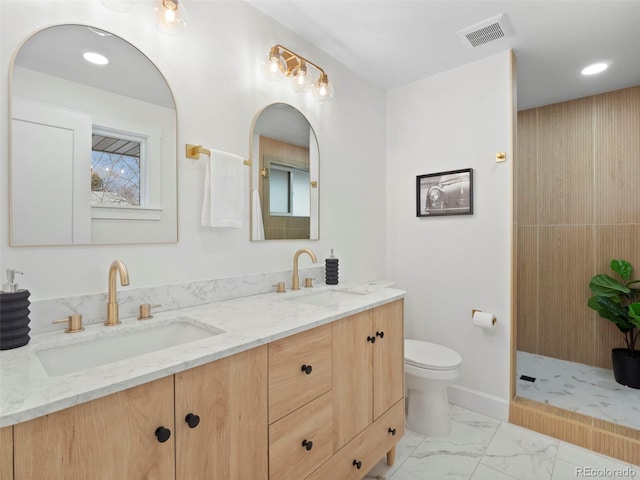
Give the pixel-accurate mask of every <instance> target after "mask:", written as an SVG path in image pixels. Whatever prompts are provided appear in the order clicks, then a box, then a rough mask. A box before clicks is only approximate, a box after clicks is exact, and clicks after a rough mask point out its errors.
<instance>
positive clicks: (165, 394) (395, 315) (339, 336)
mask: <svg viewBox="0 0 640 480" xmlns="http://www.w3.org/2000/svg"><path fill="white" fill-rule="evenodd" d="M402 317H403V301H402V300H398V301H395V302H392V303H388V304H385V305H382V306H380V307H376V308H374V309H371V310H367V311H365V312H362V313H358V314H355V315H352V316H349V317H346V318H343V319H340V320H336V321H335V322H333V323H331V324H327V325H324V326H321V327H317V328H314V329H311V330H308V331H305V332H302V333H299V334H296V335H292V336H290V337H287V338H284V339H281V340H278V341H275V342H272V343H270V344H269V345H266V346H262V347H257V348H254V349H251V350H248V351H245V352H242V353H238V354H236V355H232V356H230V357H226V358H223V359H220V360H217V361H214V362H211V363H208V364H205V365H203V366H201V367H196V368H193V369H190V370H186V371H184V372H181V373H177V374H175V375H172V376H169V377H165V378H162V379H160V380H156V381H153V382H150V383H147V384H144V385H141V386H139V387H134V388H130V389H128V390H125V391H123V392H119V393H115V394H112V395H109V396H107V397H103V398H99V399H96V400H92V401H90V402H87V403H84V404H80V405H77V406H75V407H72V408H68V409H66V410H62V411H60V412H56V413H53V414H50V415H45V416H43V417H39V418H36V419H33V420H30V421H27V422H24V423H20V424H17V425H14V426H13V427H6V428H2V429H0V461H1V465H0V480H41V479H43V478H46V479H47V480H56V479H60V480H62V479H64V480H75V479H78V480H80V479H81V480H86V479H92V480H102V479H104V480H112V479H115V478H117V479H132V480H134V479H135V480H144V479H149V480H164V479H166V480H171V479H175V480H197V479H225V480H244V479H251V480H267V478H270V479H271V480H283V479H287V480H289V479H290V480H303V479H305V478H306V479H307V480H326V479H327V478H331V479H334V478H335V479H340V480H351V479H353V480H359V479H361V478H363V477H364V475H365V474H366V473H367V472H368V471H369V470H370V469H371V468H372V467H373V466H374V465H375V464H376V463H377V462H378V461H379V460H380V459H381V458H382V457H383V456H384V455H385V453H386V454H387V460H388V461H389V462H390V463H393V455H394V452H395V444H396V443H397V441H398V440H399V439H400V438H401V437H402V435H403V434H404V401H403V397H404V381H403V379H404V374H403V363H404V360H403V359H404V353H403V346H404V340H403V338H404V337H403V318H402ZM159 427H162V428H163V429H166V431H165V430H162V429H159ZM169 431H170V433H171V435H170V436H168V438H166V439H165V438H162V437H163V435H165V434H166V433H168V432H169ZM12 438H13V441H12ZM160 440H165V441H163V442H161V441H160ZM11 462H13V468H12V467H11ZM12 470H13V471H12Z"/></svg>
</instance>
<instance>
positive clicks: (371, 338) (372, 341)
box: [367, 337, 376, 343]
mask: <svg viewBox="0 0 640 480" xmlns="http://www.w3.org/2000/svg"><path fill="white" fill-rule="evenodd" d="M367 342H371V343H376V337H367Z"/></svg>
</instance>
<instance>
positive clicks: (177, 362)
mask: <svg viewBox="0 0 640 480" xmlns="http://www.w3.org/2000/svg"><path fill="white" fill-rule="evenodd" d="M335 289H337V290H347V291H353V292H357V293H361V295H350V296H345V297H347V298H341V299H340V300H339V302H337V303H332V304H331V305H326V306H318V305H312V304H307V303H303V302H301V301H297V300H296V298H298V299H299V298H300V297H303V296H309V295H314V294H318V293H321V292H323V291H326V290H335ZM404 295H405V292H404V291H402V290H397V289H393V288H386V287H385V286H384V284H379V283H377V282H370V283H364V284H352V285H342V284H341V285H339V286H335V287H329V286H319V287H313V288H308V289H307V288H302V289H301V290H299V291H295V292H293V291H287V292H286V293H281V294H278V293H265V294H261V295H253V296H248V297H242V298H236V299H232V300H226V301H220V302H214V303H209V304H205V305H199V306H194V307H187V308H180V309H176V310H171V311H164V312H161V313H157V314H155V313H154V315H153V318H152V319H149V320H145V321H139V320H137V319H136V318H135V317H131V318H123V319H121V321H122V323H121V324H120V325H117V326H114V327H105V326H104V325H102V324H98V325H96V324H94V325H88V326H87V327H86V328H85V330H84V331H82V332H79V333H74V334H67V333H64V330H63V329H61V330H60V331H59V332H49V333H42V334H38V335H34V336H33V338H32V339H31V341H30V342H29V344H28V345H26V346H24V347H20V348H16V349H13V350H4V351H1V352H0V427H4V426H9V425H14V424H16V423H20V422H24V421H27V420H30V419H33V418H36V417H39V416H42V415H46V414H48V413H52V412H55V411H58V410H62V409H65V408H68V407H71V406H74V405H77V404H80V403H83V402H87V401H90V400H93V399H96V398H99V397H102V396H105V395H108V394H111V393H115V392H119V391H122V390H125V389H127V388H131V387H135V386H137V385H141V384H143V383H146V382H150V381H153V380H156V379H158V378H162V377H165V376H167V375H172V374H174V373H177V372H180V371H183V370H186V369H189V368H193V367H197V366H199V365H203V364H205V363H208V362H211V361H214V360H217V359H220V358H224V357H227V356H230V355H233V354H235V353H238V352H241V351H244V350H248V349H250V348H254V347H257V346H259V345H264V344H267V343H269V342H272V341H274V340H278V339H280V338H284V337H287V336H289V335H292V334H295V333H298V332H301V331H304V330H308V329H311V328H313V327H316V326H319V325H323V324H326V323H330V322H333V321H334V320H338V319H340V318H343V317H346V316H348V315H352V314H354V313H358V312H361V311H364V310H367V309H369V308H373V307H376V306H379V305H383V304H385V303H389V302H391V301H394V300H398V299H400V298H403V297H404ZM178 320H181V321H186V322H189V323H194V324H196V325H197V324H201V325H202V324H204V326H209V327H215V328H217V329H220V330H223V333H221V334H218V335H214V336H209V337H207V338H203V339H200V340H195V341H192V342H189V343H185V344H182V345H178V346H175V347H170V348H166V349H163V350H160V351H155V352H151V353H146V354H143V355H139V356H136V357H133V358H129V359H126V360H119V361H115V362H113V363H109V364H106V365H101V366H95V367H90V368H86V369H82V370H79V371H77V372H74V373H70V374H66V375H59V376H50V375H49V374H47V372H46V371H45V369H44V367H43V365H42V364H41V362H40V360H39V358H38V355H37V353H38V352H39V351H42V350H46V349H50V348H54V347H59V346H63V345H67V344H71V343H76V342H83V341H87V340H92V339H94V338H96V337H102V336H109V335H114V334H116V335H117V334H118V333H122V332H125V331H127V330H131V331H133V330H136V329H145V328H148V327H151V326H153V325H160V324H163V323H170V322H175V321H178ZM116 329H117V330H116ZM78 362H80V363H81V362H83V359H82V358H78Z"/></svg>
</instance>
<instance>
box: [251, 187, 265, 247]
mask: <svg viewBox="0 0 640 480" xmlns="http://www.w3.org/2000/svg"><path fill="white" fill-rule="evenodd" d="M251 203H252V204H253V211H252V212H251V213H252V220H251V221H252V223H253V225H251V238H252V239H253V240H264V225H263V223H262V207H261V206H260V194H259V193H258V189H256V188H254V189H253V192H252V195H251Z"/></svg>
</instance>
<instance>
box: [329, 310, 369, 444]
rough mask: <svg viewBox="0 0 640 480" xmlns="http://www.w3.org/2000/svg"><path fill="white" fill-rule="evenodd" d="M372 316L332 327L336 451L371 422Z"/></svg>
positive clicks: (358, 316) (366, 314)
mask: <svg viewBox="0 0 640 480" xmlns="http://www.w3.org/2000/svg"><path fill="white" fill-rule="evenodd" d="M371 322H372V313H371V310H367V311H365V312H362V313H358V314H356V315H352V316H350V317H346V318H344V319H342V320H338V321H337V322H334V324H333V330H332V336H333V433H334V436H333V446H334V450H338V449H339V448H340V447H342V446H343V445H344V444H345V443H347V442H348V441H349V440H351V439H352V438H353V437H354V436H356V435H357V434H358V433H360V432H361V431H362V430H364V429H365V428H366V427H367V426H368V425H369V424H370V423H371V422H372V419H373V401H372V395H373V377H372V373H371V372H372V368H373V353H372V351H373V346H374V344H373V343H371V341H370V339H371V338H375V337H372V335H373V334H374V333H375V332H372V328H371V327H372V323H371Z"/></svg>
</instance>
